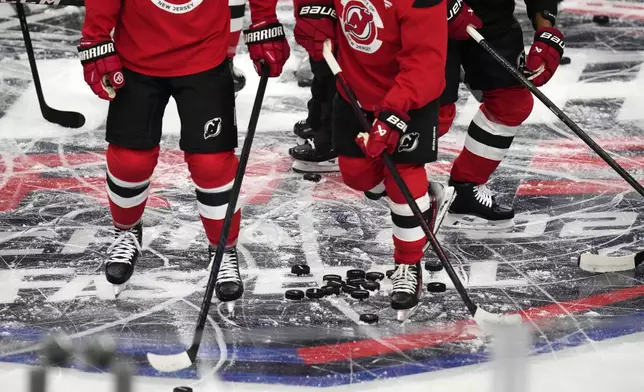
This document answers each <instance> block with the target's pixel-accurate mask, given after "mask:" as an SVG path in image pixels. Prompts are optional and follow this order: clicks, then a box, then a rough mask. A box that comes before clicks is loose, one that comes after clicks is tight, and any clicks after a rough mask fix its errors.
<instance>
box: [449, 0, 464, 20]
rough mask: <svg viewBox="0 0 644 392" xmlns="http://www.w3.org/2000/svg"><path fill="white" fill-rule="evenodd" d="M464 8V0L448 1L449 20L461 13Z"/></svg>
mask: <svg viewBox="0 0 644 392" xmlns="http://www.w3.org/2000/svg"><path fill="white" fill-rule="evenodd" d="M462 8H463V0H452V1H450V2H449V3H448V7H447V22H448V23H449V22H451V21H452V19H454V18H455V17H456V16H457V15H458V14H460V13H461V9H462Z"/></svg>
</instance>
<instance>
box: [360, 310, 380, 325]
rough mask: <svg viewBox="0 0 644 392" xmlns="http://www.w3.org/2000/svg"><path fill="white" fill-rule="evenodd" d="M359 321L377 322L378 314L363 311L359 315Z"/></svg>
mask: <svg viewBox="0 0 644 392" xmlns="http://www.w3.org/2000/svg"><path fill="white" fill-rule="evenodd" d="M360 321H362V322H363V323H366V324H373V323H377V322H378V315H377V314H373V313H365V314H361V315H360Z"/></svg>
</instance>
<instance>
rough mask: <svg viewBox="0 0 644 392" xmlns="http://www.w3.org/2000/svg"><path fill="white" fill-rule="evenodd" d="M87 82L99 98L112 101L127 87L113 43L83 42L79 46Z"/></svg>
mask: <svg viewBox="0 0 644 392" xmlns="http://www.w3.org/2000/svg"><path fill="white" fill-rule="evenodd" d="M78 53H79V55H80V60H81V64H83V73H84V74H85V82H86V83H87V84H88V85H89V87H90V88H91V89H92V91H93V92H94V94H96V95H98V97H99V98H102V99H106V100H108V101H111V100H113V99H114V97H116V92H117V90H118V89H120V88H121V87H123V86H124V85H125V78H124V77H123V67H122V66H121V59H120V58H119V56H118V54H117V53H116V50H115V49H114V43H113V42H112V41H100V42H97V41H81V42H80V46H78Z"/></svg>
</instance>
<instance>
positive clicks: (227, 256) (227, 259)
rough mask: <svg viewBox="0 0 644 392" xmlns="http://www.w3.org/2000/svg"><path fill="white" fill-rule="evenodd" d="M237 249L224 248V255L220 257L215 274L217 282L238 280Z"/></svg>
mask: <svg viewBox="0 0 644 392" xmlns="http://www.w3.org/2000/svg"><path fill="white" fill-rule="evenodd" d="M237 263H238V260H237V251H235V249H226V250H225V251H224V256H223V257H222V259H221V266H220V267H219V275H217V282H220V283H221V282H239V281H240V279H239V273H238V272H237V271H238V270H239V269H238V268H237V265H238V264H237Z"/></svg>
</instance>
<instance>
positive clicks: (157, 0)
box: [152, 0, 203, 14]
mask: <svg viewBox="0 0 644 392" xmlns="http://www.w3.org/2000/svg"><path fill="white" fill-rule="evenodd" d="M202 2H203V0H191V1H185V0H178V1H177V0H169V1H166V0H152V3H154V5H156V6H157V7H159V8H161V9H162V10H164V11H166V12H170V13H172V14H185V13H187V12H190V11H192V10H194V9H195V8H197V7H198V6H199V4H201V3H202Z"/></svg>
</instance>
